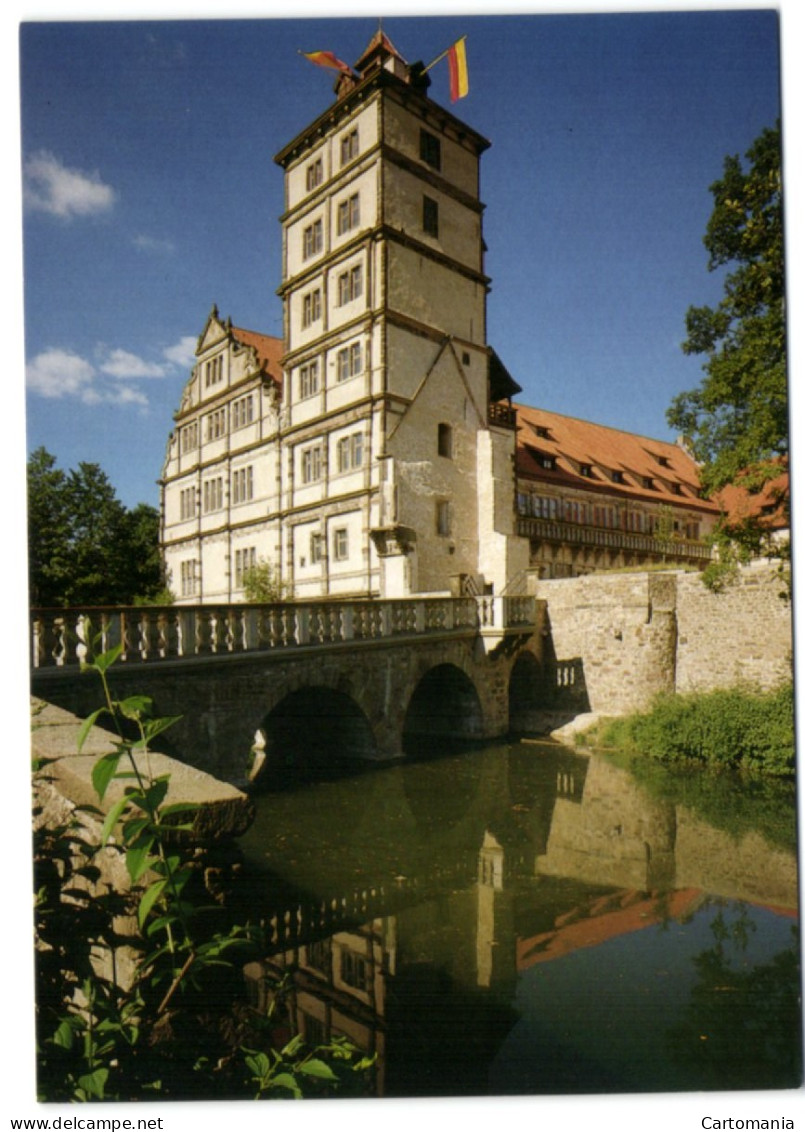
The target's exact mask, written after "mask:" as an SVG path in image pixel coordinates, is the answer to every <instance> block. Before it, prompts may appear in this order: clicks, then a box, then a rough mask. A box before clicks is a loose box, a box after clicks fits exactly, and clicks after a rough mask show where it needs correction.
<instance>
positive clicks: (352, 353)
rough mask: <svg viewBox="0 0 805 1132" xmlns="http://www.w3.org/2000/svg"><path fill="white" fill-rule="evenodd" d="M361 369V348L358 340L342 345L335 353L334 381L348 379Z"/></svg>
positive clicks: (355, 375)
mask: <svg viewBox="0 0 805 1132" xmlns="http://www.w3.org/2000/svg"><path fill="white" fill-rule="evenodd" d="M362 371H363V350H362V349H361V344H360V342H353V343H352V345H351V346H344V347H343V348H342V349H340V350H339V351H338V353H337V354H336V381H348V380H349V378H351V377H357V375H358V374H359V373H361V372H362Z"/></svg>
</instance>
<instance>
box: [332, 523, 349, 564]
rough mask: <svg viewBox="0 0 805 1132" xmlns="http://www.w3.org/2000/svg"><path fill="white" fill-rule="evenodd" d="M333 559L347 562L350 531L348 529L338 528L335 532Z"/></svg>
mask: <svg viewBox="0 0 805 1132" xmlns="http://www.w3.org/2000/svg"><path fill="white" fill-rule="evenodd" d="M333 558H334V560H335V561H336V562H345V561H346V559H347V558H349V531H348V530H347V528H346V527H336V529H335V530H334V531H333Z"/></svg>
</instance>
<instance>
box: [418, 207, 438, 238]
mask: <svg viewBox="0 0 805 1132" xmlns="http://www.w3.org/2000/svg"><path fill="white" fill-rule="evenodd" d="M422 230H423V231H424V233H425V234H426V235H427V236H433V237H434V239H435V238H438V235H439V204H438V201H435V200H433V199H432V198H431V197H423V198H422Z"/></svg>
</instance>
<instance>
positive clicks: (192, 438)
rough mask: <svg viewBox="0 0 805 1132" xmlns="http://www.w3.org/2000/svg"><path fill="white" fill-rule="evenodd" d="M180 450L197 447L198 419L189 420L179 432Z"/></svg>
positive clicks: (189, 450)
mask: <svg viewBox="0 0 805 1132" xmlns="http://www.w3.org/2000/svg"><path fill="white" fill-rule="evenodd" d="M180 437H181V449H182V452H192V451H193V449H194V448H198V421H191V422H190V424H186V425H184V426H183V427H182V429H181V432H180Z"/></svg>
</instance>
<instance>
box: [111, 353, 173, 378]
mask: <svg viewBox="0 0 805 1132" xmlns="http://www.w3.org/2000/svg"><path fill="white" fill-rule="evenodd" d="M100 369H101V371H102V372H103V373H107V374H109V376H110V377H117V378H120V379H121V380H123V381H127V380H131V379H136V378H140V377H164V376H165V373H166V367H165V366H162V365H158V364H157V363H156V362H147V361H146V360H145V359H144V358H141V357H139V356H138V355H137V354H132V353H130V352H129V351H128V350H110V352H109V354H108V355H107V357H106V358H105V359H104V361H103V362H101V364H100Z"/></svg>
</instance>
